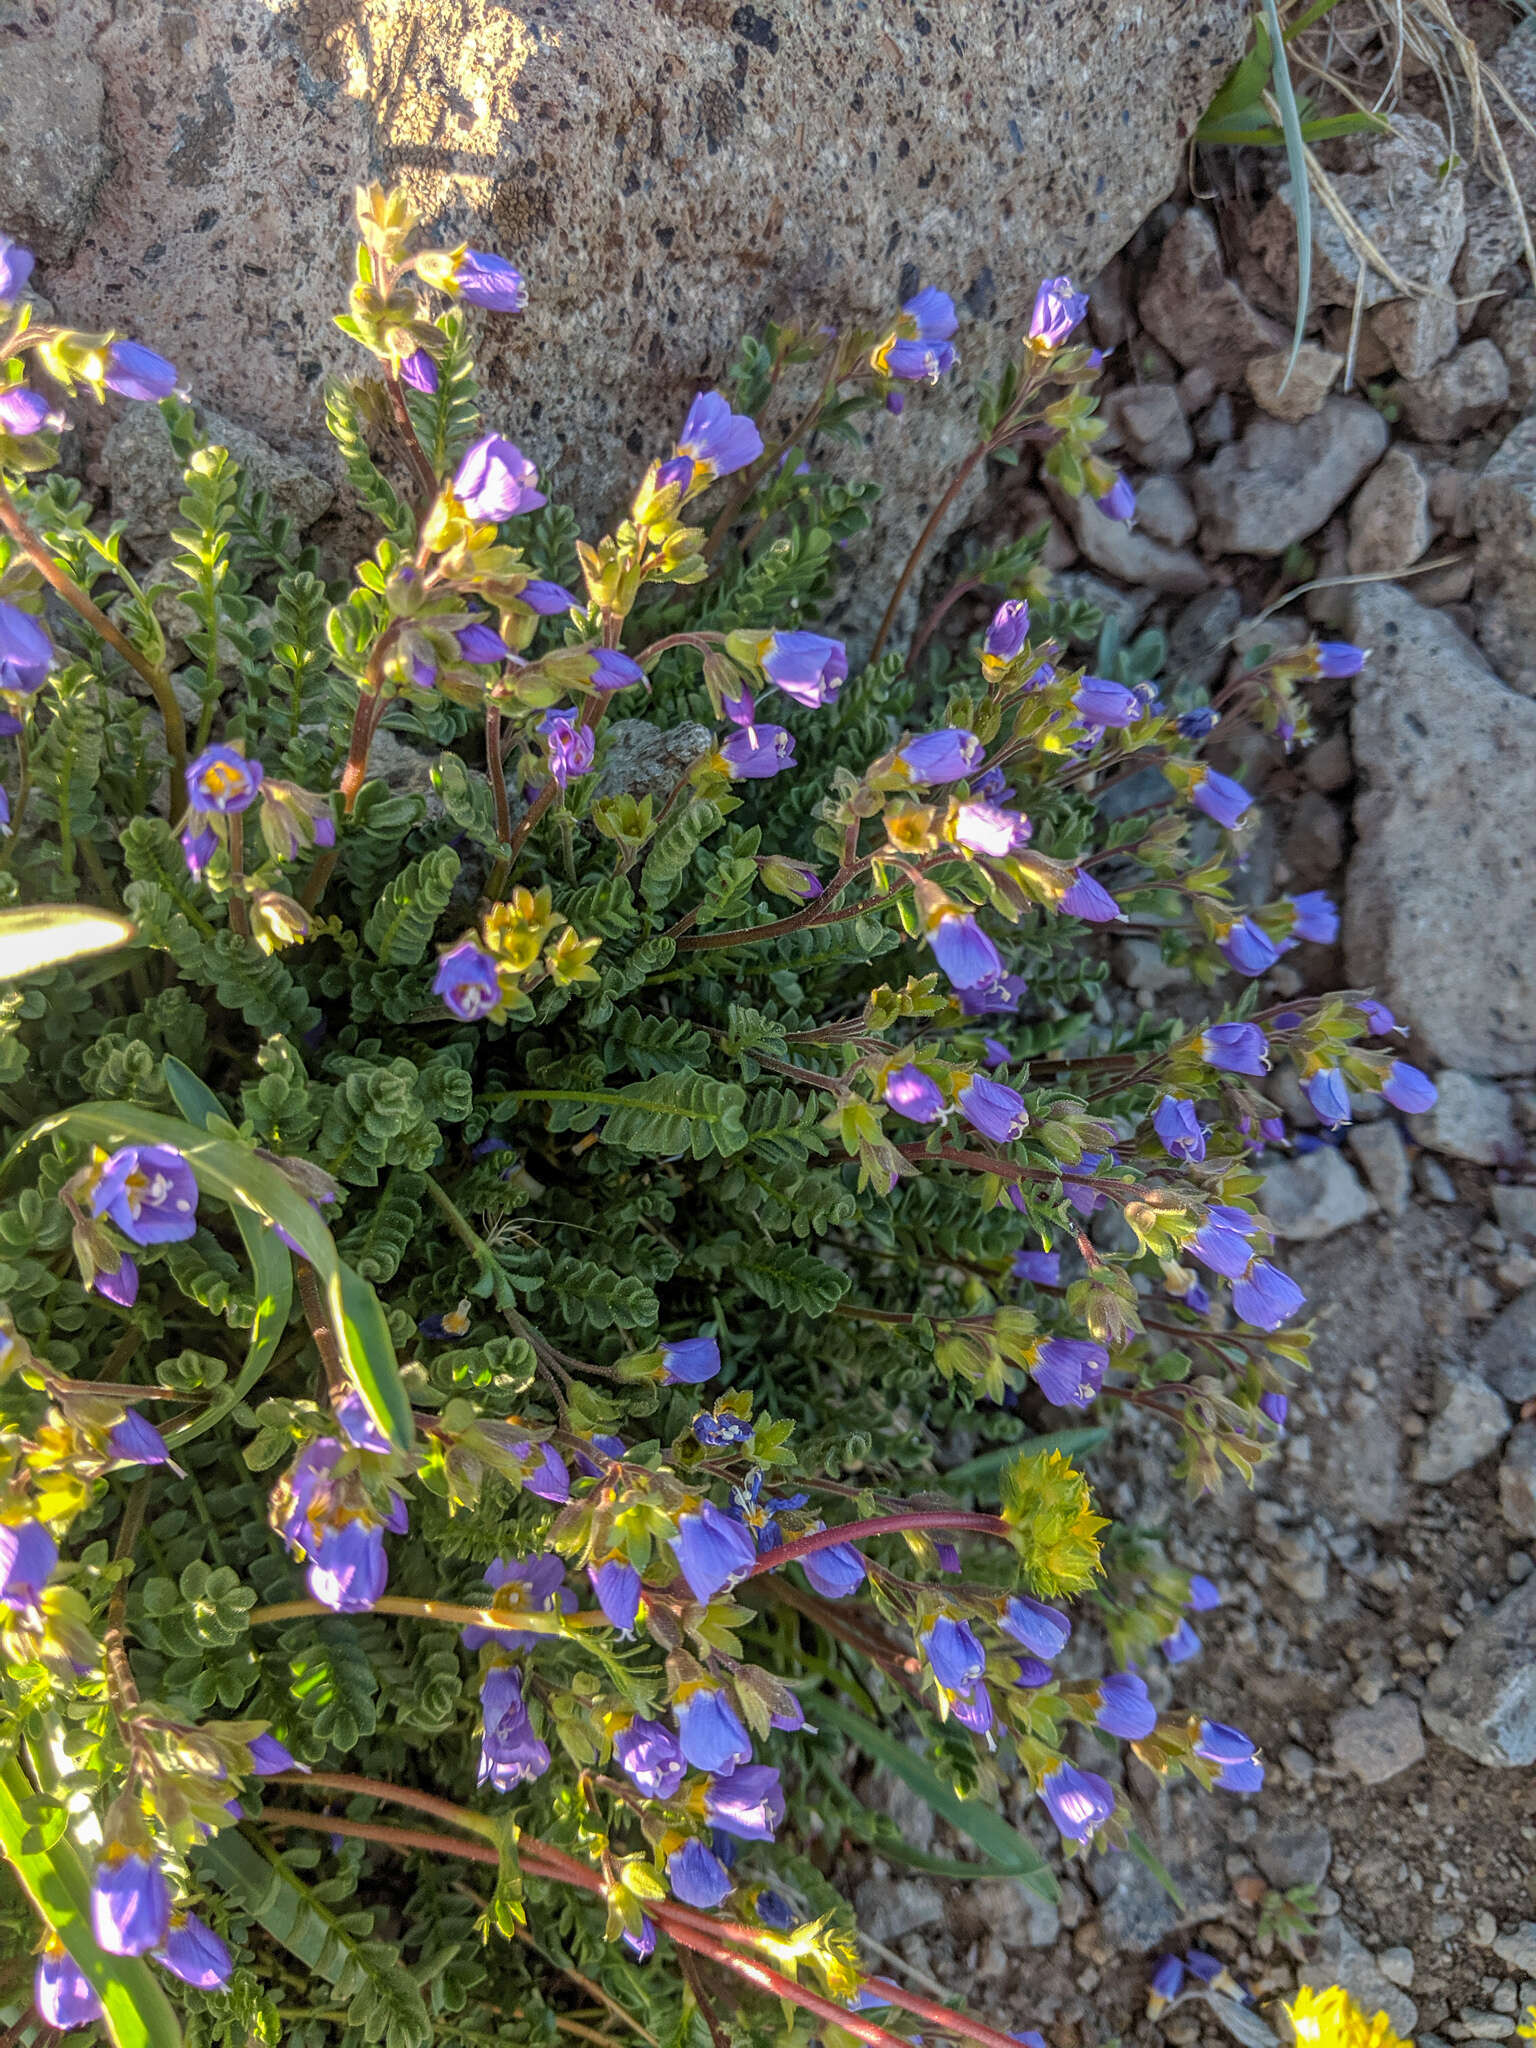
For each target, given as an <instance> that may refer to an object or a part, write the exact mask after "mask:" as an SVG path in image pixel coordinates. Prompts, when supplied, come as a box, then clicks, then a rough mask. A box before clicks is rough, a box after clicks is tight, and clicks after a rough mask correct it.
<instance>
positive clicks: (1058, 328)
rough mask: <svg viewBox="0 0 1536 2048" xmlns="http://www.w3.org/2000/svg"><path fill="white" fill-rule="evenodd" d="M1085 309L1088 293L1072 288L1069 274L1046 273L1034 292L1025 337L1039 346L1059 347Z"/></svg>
mask: <svg viewBox="0 0 1536 2048" xmlns="http://www.w3.org/2000/svg"><path fill="white" fill-rule="evenodd" d="M1087 310H1088V294H1087V293H1086V292H1075V291H1073V289H1072V280H1071V278H1070V277H1048V278H1047V279H1046V280H1045V282H1044V283H1043V284H1042V285H1041V287H1040V289H1039V291H1037V292H1036V293H1035V308H1034V311H1033V312H1032V313H1031V314H1030V316H1029V338H1030V340H1031V341H1033V342H1035V343H1037V344H1038V345H1039V346H1040V347H1041V348H1044V349H1054V348H1060V347H1061V344H1062V343H1063V342H1064V341H1065V340H1066V338H1067V336H1068V335H1069V334H1070V333H1071V332H1072V330H1073V328H1074V327H1075V326H1076V325H1077V323H1078V322H1079V320H1081V319H1082V317H1083V315H1084V314H1085V313H1086V312H1087Z"/></svg>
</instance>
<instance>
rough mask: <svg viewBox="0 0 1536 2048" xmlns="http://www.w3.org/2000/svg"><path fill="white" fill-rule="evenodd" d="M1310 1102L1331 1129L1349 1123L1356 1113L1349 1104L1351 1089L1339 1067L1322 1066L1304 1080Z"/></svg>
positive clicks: (1303, 1086) (1303, 1084) (1304, 1087)
mask: <svg viewBox="0 0 1536 2048" xmlns="http://www.w3.org/2000/svg"><path fill="white" fill-rule="evenodd" d="M1301 1085H1302V1088H1303V1089H1304V1090H1305V1092H1306V1097H1307V1100H1308V1102H1310V1103H1311V1105H1312V1107H1313V1108H1314V1109H1315V1110H1316V1111H1317V1113H1318V1115H1319V1116H1320V1117H1321V1118H1322V1120H1323V1122H1324V1123H1325V1124H1327V1125H1328V1126H1329V1128H1330V1129H1331V1130H1336V1129H1337V1128H1338V1126H1339V1125H1340V1124H1347V1123H1348V1122H1349V1120H1350V1118H1351V1116H1352V1115H1353V1114H1354V1112H1353V1110H1352V1109H1351V1108H1350V1104H1349V1090H1348V1089H1347V1088H1346V1087H1345V1085H1344V1076H1343V1075H1342V1074H1341V1073H1340V1072H1339V1070H1338V1068H1337V1067H1320V1068H1319V1069H1318V1071H1317V1072H1316V1073H1315V1074H1310V1075H1309V1076H1308V1077H1307V1079H1306V1080H1305V1081H1303V1082H1302V1084H1301Z"/></svg>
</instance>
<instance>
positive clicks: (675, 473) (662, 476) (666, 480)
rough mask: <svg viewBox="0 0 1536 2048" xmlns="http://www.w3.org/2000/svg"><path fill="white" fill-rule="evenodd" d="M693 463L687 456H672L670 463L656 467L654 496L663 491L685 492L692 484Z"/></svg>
mask: <svg viewBox="0 0 1536 2048" xmlns="http://www.w3.org/2000/svg"><path fill="white" fill-rule="evenodd" d="M694 467H695V465H694V463H693V461H692V459H691V458H690V457H689V456H687V455H674V456H673V457H672V458H671V459H670V461H667V462H658V463H657V465H656V495H657V497H660V496H661V494H662V492H663V491H670V490H674V489H675V490H677V491H678V492H679V493H683V492H686V491H687V490H688V489H689V488H690V486H691V485H692V483H693V475H694Z"/></svg>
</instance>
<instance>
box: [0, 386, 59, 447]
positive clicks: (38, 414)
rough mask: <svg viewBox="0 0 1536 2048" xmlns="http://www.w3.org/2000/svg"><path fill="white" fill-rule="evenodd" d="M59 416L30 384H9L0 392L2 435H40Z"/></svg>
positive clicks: (0, 428)
mask: <svg viewBox="0 0 1536 2048" xmlns="http://www.w3.org/2000/svg"><path fill="white" fill-rule="evenodd" d="M58 417H59V415H58V414H57V413H55V412H54V410H53V408H52V406H51V405H49V403H48V401H47V399H46V398H44V396H43V394H42V393H41V391H34V390H33V389H32V387H31V385H30V384H8V385H7V386H6V387H5V389H4V390H3V391H0V434H16V435H26V434H40V433H41V432H42V431H43V429H44V427H48V426H52V425H53V423H54V422H55V421H56V420H57V419H58Z"/></svg>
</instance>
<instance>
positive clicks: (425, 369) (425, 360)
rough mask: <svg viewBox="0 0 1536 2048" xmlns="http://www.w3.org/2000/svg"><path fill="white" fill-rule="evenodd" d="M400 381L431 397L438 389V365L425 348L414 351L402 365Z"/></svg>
mask: <svg viewBox="0 0 1536 2048" xmlns="http://www.w3.org/2000/svg"><path fill="white" fill-rule="evenodd" d="M399 374H400V381H401V383H402V384H409V385H410V387H411V389H412V390H413V391H425V392H426V393H427V394H428V396H429V397H430V396H431V394H432V393H433V392H434V391H435V390H436V389H437V364H436V363H435V362H434V361H433V360H432V358H431V356H430V355H429V354H428V353H427V351H426V350H425V349H424V348H416V349H412V350H411V353H410V354H409V355H408V356H406V357H405V358H404V360H403V361H402V362H401V364H400V372H399Z"/></svg>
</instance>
